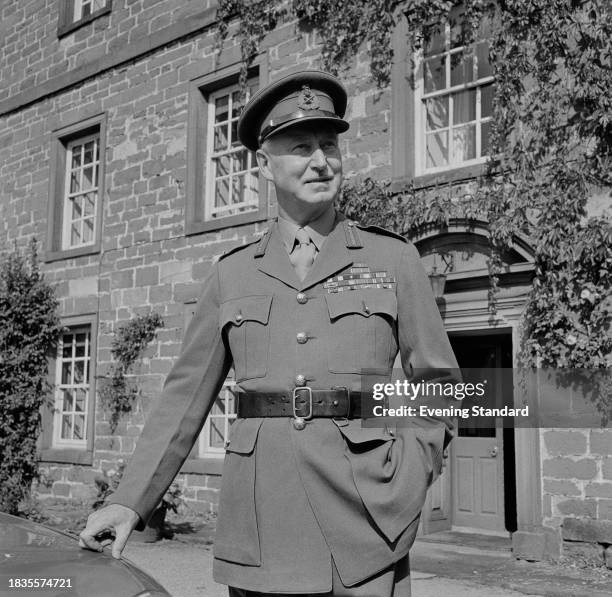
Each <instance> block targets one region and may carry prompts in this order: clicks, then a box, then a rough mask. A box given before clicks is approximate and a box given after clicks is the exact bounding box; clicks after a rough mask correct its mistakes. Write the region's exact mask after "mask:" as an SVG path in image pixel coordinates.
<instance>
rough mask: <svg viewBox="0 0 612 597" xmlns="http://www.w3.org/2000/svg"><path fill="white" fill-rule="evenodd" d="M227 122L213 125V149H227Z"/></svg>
mask: <svg viewBox="0 0 612 597" xmlns="http://www.w3.org/2000/svg"><path fill="white" fill-rule="evenodd" d="M227 132H228V131H227V124H222V125H217V126H215V142H214V151H223V150H224V149H227V142H228V141H227Z"/></svg>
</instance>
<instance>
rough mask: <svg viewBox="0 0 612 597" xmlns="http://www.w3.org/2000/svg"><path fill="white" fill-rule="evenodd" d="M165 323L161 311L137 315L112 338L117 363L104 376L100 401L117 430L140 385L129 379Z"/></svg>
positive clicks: (113, 352)
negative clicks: (134, 367) (137, 385)
mask: <svg viewBox="0 0 612 597" xmlns="http://www.w3.org/2000/svg"><path fill="white" fill-rule="evenodd" d="M163 326H164V320H163V318H162V316H161V315H160V314H159V313H155V312H153V313H148V314H147V315H138V316H137V317H135V318H134V319H130V320H129V321H128V322H127V323H126V324H124V325H123V326H122V327H120V328H119V330H118V331H117V333H116V334H115V337H114V338H113V340H112V346H111V354H112V355H113V357H114V358H115V360H116V362H115V363H113V365H111V369H110V375H109V376H106V377H103V376H101V377H102V385H101V388H100V392H99V394H100V401H101V403H102V406H103V408H105V409H106V410H107V411H109V413H110V427H111V431H112V432H113V433H114V432H115V429H116V428H117V424H118V423H119V419H120V418H121V416H122V415H123V414H127V413H129V412H131V410H132V406H133V404H134V400H135V399H136V396H138V387H136V386H135V385H134V384H132V383H130V382H129V381H128V379H127V378H126V375H128V374H129V372H130V370H131V369H132V367H133V366H134V364H135V363H136V361H137V360H138V359H139V358H140V357H141V355H142V353H143V351H144V350H145V348H146V347H147V345H148V344H149V342H151V341H152V340H153V339H154V338H155V334H156V332H157V330H158V329H159V328H161V327H163Z"/></svg>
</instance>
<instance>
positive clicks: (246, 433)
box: [225, 417, 263, 454]
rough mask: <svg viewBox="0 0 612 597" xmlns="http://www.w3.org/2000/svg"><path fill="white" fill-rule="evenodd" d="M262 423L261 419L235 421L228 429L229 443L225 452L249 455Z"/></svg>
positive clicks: (253, 447)
mask: <svg viewBox="0 0 612 597" xmlns="http://www.w3.org/2000/svg"><path fill="white" fill-rule="evenodd" d="M262 423H263V419H262V418H261V417H255V418H249V419H242V418H240V419H235V420H234V422H233V423H232V426H231V427H230V437H229V443H228V444H227V446H226V448H225V450H226V451H227V452H234V453H235V454H251V453H252V452H253V450H254V449H255V444H256V443H257V434H258V433H259V428H260V427H261V424H262Z"/></svg>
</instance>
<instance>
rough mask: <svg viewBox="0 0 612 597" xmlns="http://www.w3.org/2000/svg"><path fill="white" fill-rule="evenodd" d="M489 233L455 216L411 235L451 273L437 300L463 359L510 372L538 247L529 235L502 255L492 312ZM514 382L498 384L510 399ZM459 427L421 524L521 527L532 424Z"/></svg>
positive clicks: (429, 263)
mask: <svg viewBox="0 0 612 597" xmlns="http://www.w3.org/2000/svg"><path fill="white" fill-rule="evenodd" d="M488 236H489V232H488V227H487V225H486V223H485V222H474V221H472V222H469V223H466V222H465V221H451V222H450V223H449V225H448V226H446V227H444V228H440V227H433V226H431V227H426V228H424V229H422V230H421V231H420V234H419V236H418V237H417V238H415V239H413V241H414V242H415V244H416V246H417V248H418V249H419V252H420V253H421V258H422V261H423V264H424V266H425V269H426V271H427V272H428V273H431V272H433V271H435V272H436V273H441V274H444V275H445V276H446V281H445V288H444V293H443V295H442V296H441V297H440V298H439V299H438V306H439V308H440V313H441V315H442V318H443V320H444V324H445V328H446V330H447V332H448V334H449V338H450V340H451V344H452V345H453V349H454V351H455V354H456V356H457V360H458V362H459V364H460V366H461V367H462V368H464V367H469V368H472V369H475V370H477V369H478V368H482V367H487V368H492V369H501V368H503V369H505V370H506V372H508V371H509V370H511V369H512V368H513V366H514V364H515V360H516V351H517V346H518V323H519V318H520V316H521V313H522V310H523V308H524V305H525V302H526V299H527V296H528V293H529V291H530V289H531V280H532V277H533V261H532V252H531V250H530V247H529V245H528V243H527V242H526V241H525V240H524V239H521V238H517V239H515V242H514V244H513V246H512V247H510V248H509V249H508V250H507V251H505V252H504V254H503V255H502V261H503V272H502V274H501V276H500V292H499V294H498V295H497V299H496V307H497V312H496V314H495V315H493V314H492V313H491V312H490V311H489V308H488V290H489V273H488V267H487V261H488V259H489V257H490V247H489V239H488ZM466 381H469V380H466ZM504 387H505V388H506V389H505V390H504V389H503V388H504ZM509 387H510V390H509V391H508V387H507V386H506V385H505V384H501V385H499V390H498V391H499V392H502V391H505V394H504V395H503V397H502V400H503V401H504V402H505V403H506V404H508V406H512V404H513V402H514V395H513V391H512V384H511V383H510V386H509ZM496 423H497V424H496ZM457 427H458V428H457V433H456V437H455V440H454V441H453V442H452V444H451V446H450V449H449V450H448V454H447V458H446V460H445V468H444V472H443V474H442V475H441V477H440V478H439V479H438V480H437V481H436V483H435V484H434V486H433V487H432V488H431V489H430V492H429V495H428V499H427V504H426V508H425V509H424V512H423V517H422V519H423V522H422V531H423V532H424V533H431V532H436V531H439V530H448V529H451V528H455V529H456V528H461V529H464V528H468V529H470V530H475V531H479V532H494V533H507V532H513V531H515V530H516V529H517V526H518V521H519V518H520V516H519V510H520V508H521V507H523V506H524V504H521V505H519V504H518V503H517V495H519V494H520V491H519V489H518V486H517V474H516V472H517V466H516V463H517V461H519V456H517V449H523V447H521V446H519V440H518V438H517V436H520V435H521V434H523V435H524V432H525V431H531V430H523V429H520V430H519V429H517V430H515V429H512V428H510V429H508V428H506V429H504V428H503V427H501V426H499V422H498V421H497V422H492V425H491V427H490V428H485V429H474V428H471V427H470V425H469V423H465V422H463V421H461V420H458V421H457ZM518 481H519V482H520V483H523V482H524V478H523V477H521V479H518Z"/></svg>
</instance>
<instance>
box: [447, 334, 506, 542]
mask: <svg viewBox="0 0 612 597" xmlns="http://www.w3.org/2000/svg"><path fill="white" fill-rule="evenodd" d="M508 342H509V338H507V337H504V336H486V335H483V336H475V335H470V336H456V337H451V343H452V345H453V349H454V351H455V355H456V357H457V361H458V362H459V366H460V367H461V368H462V372H463V377H464V381H465V382H471V383H477V382H479V381H483V379H484V374H483V369H488V370H489V372H491V370H494V369H497V368H500V367H503V366H507V367H508V366H511V359H510V364H508V361H507V359H506V358H505V357H506V356H508V355H509V352H508V350H507V346H504V345H505V344H506V345H507V344H508ZM487 381H488V387H489V388H491V387H492V388H495V391H496V392H503V391H504V390H503V385H502V384H501V377H499V376H497V375H493V378H491V377H490V376H489V379H488V380H487ZM491 384H492V385H491ZM500 396H501V394H500ZM505 398H506V397H505V396H502V402H505ZM511 398H512V397H511V396H509V398H508V399H510V400H511ZM472 404H476V403H475V402H474V403H472V402H471V401H470V400H469V399H465V400H464V401H463V404H462V407H463V408H470V407H471V406H472ZM495 424H496V420H495V418H492V419H491V423H490V427H482V426H476V425H474V424H473V420H472V419H470V418H468V419H466V420H463V419H461V418H459V419H458V420H457V437H456V438H455V439H454V440H453V442H452V444H451V447H452V448H451V454H452V455H451V469H452V480H451V486H452V496H453V499H452V523H453V525H455V526H462V527H472V528H477V529H486V530H491V531H504V530H505V526H506V524H505V512H504V452H503V446H504V443H503V428H501V427H496V426H495Z"/></svg>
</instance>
